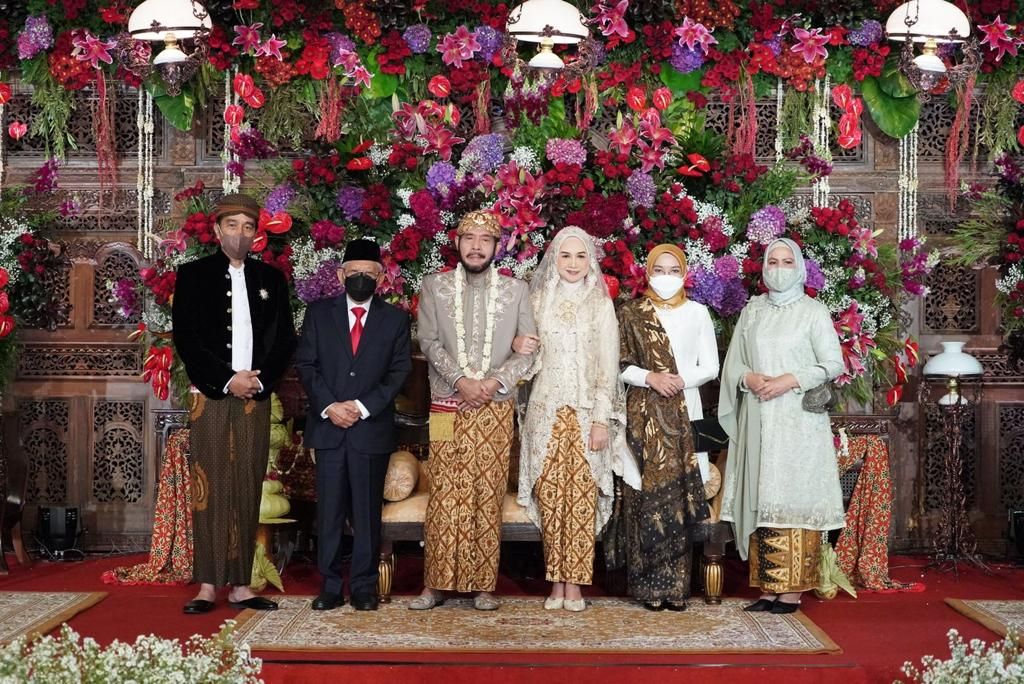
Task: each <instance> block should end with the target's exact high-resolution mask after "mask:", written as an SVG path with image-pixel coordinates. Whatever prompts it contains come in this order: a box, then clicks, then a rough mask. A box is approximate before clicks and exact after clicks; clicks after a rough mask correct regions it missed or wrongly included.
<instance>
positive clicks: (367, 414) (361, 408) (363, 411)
mask: <svg viewBox="0 0 1024 684" xmlns="http://www.w3.org/2000/svg"><path fill="white" fill-rule="evenodd" d="M356 406H358V407H359V413H361V414H363V420H366V419H367V418H369V417H370V412H369V411H367V410H366V407H365V406H363V402H361V401H359V400H358V399H356Z"/></svg>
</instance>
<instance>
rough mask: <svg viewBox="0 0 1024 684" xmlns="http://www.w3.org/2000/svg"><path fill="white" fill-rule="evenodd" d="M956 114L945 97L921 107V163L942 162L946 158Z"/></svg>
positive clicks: (919, 128)
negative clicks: (950, 130)
mask: <svg viewBox="0 0 1024 684" xmlns="http://www.w3.org/2000/svg"><path fill="white" fill-rule="evenodd" d="M955 116H956V112H955V111H953V109H952V108H951V107H950V106H949V104H948V103H947V102H946V98H944V97H933V98H931V99H929V100H928V101H927V102H925V103H923V104H922V105H921V118H920V123H919V124H918V126H919V127H918V133H917V149H918V160H919V162H925V163H927V162H942V161H943V160H945V158H946V145H947V144H948V142H949V129H950V128H952V126H953V118H954V117H955Z"/></svg>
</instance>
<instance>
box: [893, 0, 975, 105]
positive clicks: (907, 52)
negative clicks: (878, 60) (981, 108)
mask: <svg viewBox="0 0 1024 684" xmlns="http://www.w3.org/2000/svg"><path fill="white" fill-rule="evenodd" d="M885 32H886V35H887V36H888V38H889V40H892V41H902V43H903V48H902V50H901V51H900V60H899V69H900V72H901V73H902V74H903V75H904V76H906V77H907V80H909V81H910V83H911V84H912V85H913V86H914V87H915V88H917V90H918V91H919V93H920V94H921V96H922V97H925V98H926V97H928V94H929V92H930V91H932V90H934V89H935V88H936V87H937V86H939V85H941V84H942V82H943V81H944V80H948V81H949V83H950V85H953V86H958V85H962V84H964V83H966V82H967V80H968V79H969V78H970V77H971V76H972V75H974V74H975V73H977V71H978V68H979V67H980V66H981V51H980V50H979V47H978V42H977V41H976V40H975V39H974V38H973V37H972V36H971V22H970V20H969V19H968V18H967V15H966V14H964V13H963V12H962V11H960V8H958V7H957V6H956V5H954V4H953V3H951V2H946V0H910V1H909V2H905V3H903V4H902V5H900V6H899V7H897V8H896V9H895V10H893V12H892V14H890V15H889V19H888V20H887V21H886V22H885ZM917 45H921V53H920V54H918V52H917ZM942 45H949V46H958V47H959V49H960V51H961V53H962V56H961V59H960V62H959V63H957V64H955V65H952V66H947V65H946V62H945V60H943V59H942V57H941V56H940V55H939V48H940V46H942ZM949 49H953V50H955V49H956V48H955V47H951V48H949Z"/></svg>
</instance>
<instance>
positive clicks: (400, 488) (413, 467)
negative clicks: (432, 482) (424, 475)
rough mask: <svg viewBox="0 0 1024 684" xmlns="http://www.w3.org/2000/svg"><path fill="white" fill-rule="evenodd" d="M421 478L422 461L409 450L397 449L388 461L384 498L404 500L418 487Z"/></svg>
mask: <svg viewBox="0 0 1024 684" xmlns="http://www.w3.org/2000/svg"><path fill="white" fill-rule="evenodd" d="M419 479H420V462H419V461H418V460H417V458H416V457H415V456H413V455H412V454H411V453H409V452H408V451H396V452H395V453H393V454H391V459H390V460H389V461H388V472H387V475H385V476H384V499H385V500H386V501H402V500H404V499H406V498H408V496H409V495H410V494H412V492H413V490H414V489H416V484H417V482H418V481H419Z"/></svg>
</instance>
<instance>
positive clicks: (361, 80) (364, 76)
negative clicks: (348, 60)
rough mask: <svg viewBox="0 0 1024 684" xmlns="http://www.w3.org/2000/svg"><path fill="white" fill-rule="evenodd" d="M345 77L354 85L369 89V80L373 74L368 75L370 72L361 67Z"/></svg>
mask: <svg viewBox="0 0 1024 684" xmlns="http://www.w3.org/2000/svg"><path fill="white" fill-rule="evenodd" d="M345 75H346V76H350V77H351V78H352V80H354V81H355V82H356V85H364V86H366V87H367V88H369V87H370V79H372V78H373V74H371V73H370V70H369V69H367V68H366V67H364V66H362V65H360V66H358V67H356V68H355V69H354V70H353V71H352V73H351V74H345Z"/></svg>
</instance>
